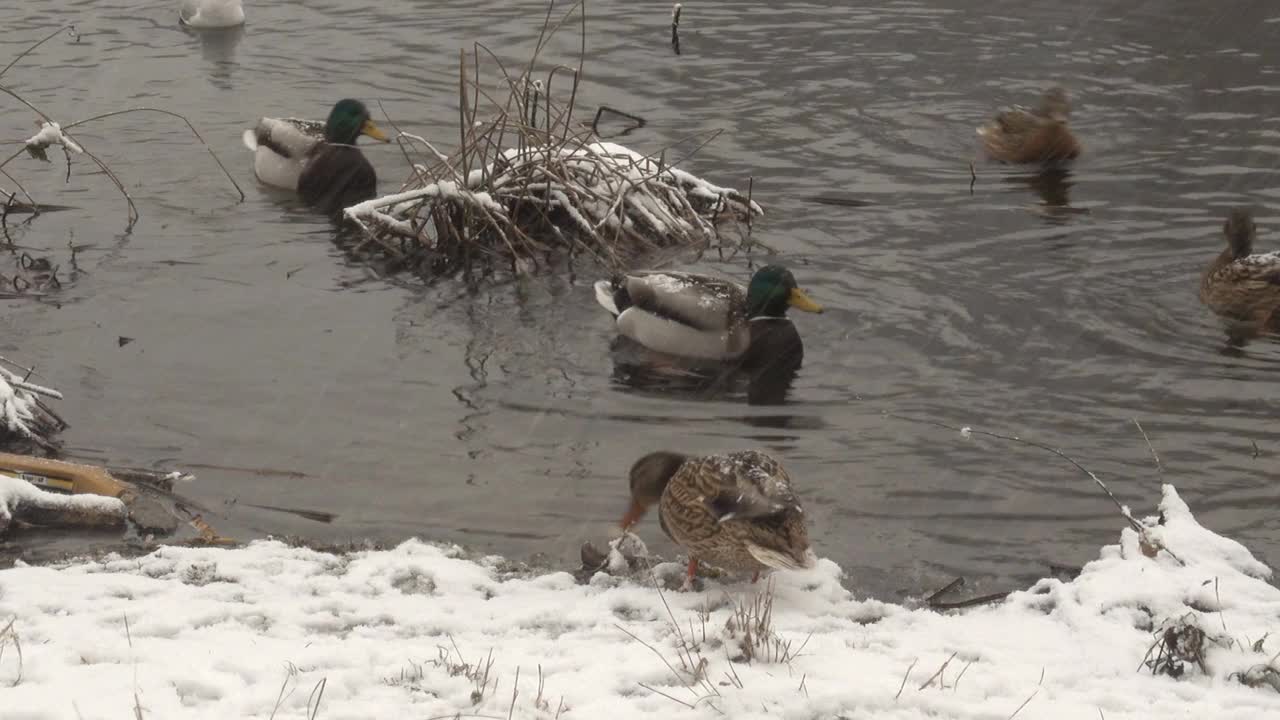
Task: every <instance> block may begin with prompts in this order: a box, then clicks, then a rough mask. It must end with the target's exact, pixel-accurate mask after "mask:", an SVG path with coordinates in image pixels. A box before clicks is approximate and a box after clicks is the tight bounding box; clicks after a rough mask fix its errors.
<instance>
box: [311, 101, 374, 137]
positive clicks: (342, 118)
mask: <svg viewBox="0 0 1280 720" xmlns="http://www.w3.org/2000/svg"><path fill="white" fill-rule="evenodd" d="M361 135H368V136H369V137H371V138H373V139H374V140H381V141H383V142H387V140H388V138H387V136H386V135H384V134H383V133H382V131H381V130H379V129H378V126H377V125H375V124H373V121H372V120H370V119H369V109H368V108H366V107H365V106H364V103H362V102H360V101H359V100H352V99H350V98H347V99H345V100H339V101H338V102H337V104H335V105H334V106H333V109H332V110H330V111H329V119H328V120H326V121H325V123H324V139H325V142H329V143H334V144H337V145H355V144H356V138H358V137H360V136H361Z"/></svg>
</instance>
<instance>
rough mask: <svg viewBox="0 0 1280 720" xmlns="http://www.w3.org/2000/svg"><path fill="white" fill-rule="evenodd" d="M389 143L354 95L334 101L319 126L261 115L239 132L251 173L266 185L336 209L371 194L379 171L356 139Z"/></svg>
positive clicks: (354, 202)
mask: <svg viewBox="0 0 1280 720" xmlns="http://www.w3.org/2000/svg"><path fill="white" fill-rule="evenodd" d="M361 135H368V136H369V137H371V138H373V139H375V140H381V141H383V142H388V141H389V140H388V138H387V136H386V135H384V134H383V133H382V131H381V130H379V129H378V126H377V125H375V124H374V123H373V121H372V120H370V119H369V110H368V108H366V107H365V106H364V103H362V102H360V101H359V100H339V101H338V102H337V104H335V105H334V106H333V110H331V111H330V112H329V119H328V120H326V121H325V123H324V124H323V125H321V124H320V123H317V122H313V121H310V120H299V119H297V118H266V117H264V118H262V119H260V120H259V121H258V126H257V127H256V128H254V129H253V130H245V131H244V144H245V146H246V147H248V148H249V149H250V150H253V151H254V155H253V172H254V174H255V175H257V176H258V179H259V180H261V181H262V182H264V183H266V184H267V185H273V186H275V187H278V188H283V189H286V190H297V191H298V194H299V195H301V196H302V199H303V200H305V201H306V202H307V203H309V204H311V205H315V206H318V207H320V208H322V209H323V210H324V211H325V212H326V213H330V214H333V213H336V212H338V211H340V210H341V209H342V208H345V207H349V206H351V205H355V204H356V203H358V202H363V201H365V200H368V199H370V198H372V197H373V196H374V195H375V194H376V193H377V188H378V176H377V173H376V172H374V169H373V165H370V164H369V161H368V160H367V159H366V158H365V156H364V153H363V152H361V151H360V148H358V147H356V139H357V138H358V137H360V136H361Z"/></svg>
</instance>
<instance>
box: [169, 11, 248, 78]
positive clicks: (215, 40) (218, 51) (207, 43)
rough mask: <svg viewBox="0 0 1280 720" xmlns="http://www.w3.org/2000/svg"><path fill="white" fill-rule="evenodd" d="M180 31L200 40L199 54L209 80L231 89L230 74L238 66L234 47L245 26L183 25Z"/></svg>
mask: <svg viewBox="0 0 1280 720" xmlns="http://www.w3.org/2000/svg"><path fill="white" fill-rule="evenodd" d="M181 27H182V31H183V32H185V33H186V34H187V35H189V36H194V37H195V38H196V39H198V40H199V41H200V56H201V57H202V58H203V59H204V61H205V65H206V67H207V71H208V74H209V79H210V81H211V82H212V83H213V84H214V86H215V87H217V88H220V89H222V90H231V89H232V88H233V87H234V85H233V83H232V82H231V76H232V74H233V73H234V72H235V70H236V69H237V68H238V67H239V64H238V63H237V62H236V59H235V56H236V47H237V46H239V45H240V41H241V40H243V39H244V34H245V26H244V25H237V26H235V27H229V28H209V29H195V28H190V27H187V26H185V25H183V26H181Z"/></svg>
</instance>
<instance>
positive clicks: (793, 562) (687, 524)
mask: <svg viewBox="0 0 1280 720" xmlns="http://www.w3.org/2000/svg"><path fill="white" fill-rule="evenodd" d="M655 503H657V504H658V521H659V524H660V525H661V526H662V530H663V532H665V533H666V534H667V536H668V537H670V538H671V539H672V540H674V541H675V542H676V543H677V544H678V545H681V546H682V547H684V548H685V549H686V550H687V551H688V553H689V579H690V580H692V579H693V576H694V574H695V573H696V571H697V567H698V563H699V562H706V563H709V564H711V565H715V566H717V567H721V568H724V569H725V570H732V571H752V572H754V573H755V574H756V576H757V577H758V576H759V573H760V571H761V570H766V569H769V568H775V569H786V570H794V569H799V568H810V567H813V565H814V563H815V562H816V557H815V556H814V554H813V551H812V550H810V548H809V531H808V528H807V527H806V525H805V517H804V510H803V509H802V508H801V507H800V500H799V498H797V497H796V495H795V492H794V491H793V490H792V487H791V478H790V477H789V476H788V475H787V473H786V471H785V470H783V469H782V466H781V465H779V464H778V461H777V460H774V459H773V458H772V457H769V456H768V455H766V454H764V453H762V452H757V451H755V450H746V451H742V452H734V453H729V454H726V455H706V456H700V457H691V456H686V455H681V454H679V453H673V452H666V451H660V452H654V453H650V454H648V455H646V456H644V457H642V458H640V459H639V460H637V461H636V463H635V464H634V465H633V466H632V467H631V508H630V510H628V511H627V514H626V515H625V516H624V517H623V519H622V527H623V529H627V528H630V527H631V526H632V525H634V524H635V523H637V522H639V520H640V519H641V518H642V517H643V516H644V514H645V512H646V511H647V510H648V509H649V508H650V507H651V506H652V505H654V504H655Z"/></svg>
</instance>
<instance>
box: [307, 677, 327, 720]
mask: <svg viewBox="0 0 1280 720" xmlns="http://www.w3.org/2000/svg"><path fill="white" fill-rule="evenodd" d="M328 684H329V678H320V682H318V683H316V686H315V687H314V688H312V689H311V695H310V696H309V697H308V698H307V720H316V717H317V716H318V715H319V714H320V700H321V699H322V698H324V688H325V686H326V685H328ZM312 703H315V706H314V707H313V706H312Z"/></svg>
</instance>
